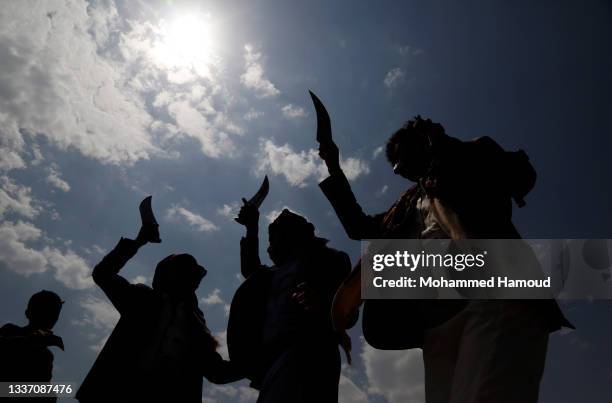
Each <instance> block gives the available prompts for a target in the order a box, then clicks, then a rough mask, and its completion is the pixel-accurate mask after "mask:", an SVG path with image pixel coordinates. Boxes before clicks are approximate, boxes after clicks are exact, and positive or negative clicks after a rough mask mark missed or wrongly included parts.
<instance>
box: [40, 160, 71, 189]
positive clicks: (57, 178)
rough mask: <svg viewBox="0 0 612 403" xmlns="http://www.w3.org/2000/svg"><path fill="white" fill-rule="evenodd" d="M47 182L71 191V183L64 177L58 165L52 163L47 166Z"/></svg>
mask: <svg viewBox="0 0 612 403" xmlns="http://www.w3.org/2000/svg"><path fill="white" fill-rule="evenodd" d="M46 180H47V183H49V184H50V185H51V186H53V187H55V188H57V189H60V190H62V191H64V192H68V191H70V185H69V184H68V182H66V181H65V180H63V179H62V176H61V173H60V171H59V169H58V168H57V166H55V165H51V166H50V167H48V168H47V179H46Z"/></svg>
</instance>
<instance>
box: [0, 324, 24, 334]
mask: <svg viewBox="0 0 612 403" xmlns="http://www.w3.org/2000/svg"><path fill="white" fill-rule="evenodd" d="M21 333H23V327H21V326H17V325H15V324H13V323H7V324H5V325H4V326H2V327H0V336H3V337H8V336H17V335H19V334H21Z"/></svg>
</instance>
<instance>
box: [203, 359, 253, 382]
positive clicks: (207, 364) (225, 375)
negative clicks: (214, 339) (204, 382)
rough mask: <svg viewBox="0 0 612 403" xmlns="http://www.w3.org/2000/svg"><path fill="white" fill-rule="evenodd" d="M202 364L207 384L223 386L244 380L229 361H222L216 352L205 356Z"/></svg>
mask: <svg viewBox="0 0 612 403" xmlns="http://www.w3.org/2000/svg"><path fill="white" fill-rule="evenodd" d="M203 363H204V367H203V375H204V377H205V378H206V379H208V381H209V382H212V383H216V384H225V383H230V382H236V381H239V380H240V379H243V378H244V376H243V375H242V374H241V373H240V372H239V371H238V369H237V368H236V366H235V365H233V364H232V362H231V361H226V360H224V359H223V358H222V357H221V355H220V354H219V353H218V352H216V351H214V352H212V353H209V354H206V356H205V357H203Z"/></svg>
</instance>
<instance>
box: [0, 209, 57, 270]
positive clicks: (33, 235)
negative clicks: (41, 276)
mask: <svg viewBox="0 0 612 403" xmlns="http://www.w3.org/2000/svg"><path fill="white" fill-rule="evenodd" d="M41 235H42V231H41V230H40V229H38V228H36V227H35V226H34V225H33V224H30V223H24V222H21V221H19V222H17V223H12V222H10V221H5V222H3V223H2V224H0V261H1V262H3V263H4V264H5V265H6V267H7V268H8V269H10V270H12V271H14V272H17V273H19V274H23V275H25V276H29V275H30V274H33V273H43V272H45V271H46V270H47V268H48V266H47V258H46V256H45V254H44V253H43V252H42V251H39V250H36V249H34V248H31V247H28V246H27V245H26V242H29V241H36V240H38V239H39V238H40V237H41Z"/></svg>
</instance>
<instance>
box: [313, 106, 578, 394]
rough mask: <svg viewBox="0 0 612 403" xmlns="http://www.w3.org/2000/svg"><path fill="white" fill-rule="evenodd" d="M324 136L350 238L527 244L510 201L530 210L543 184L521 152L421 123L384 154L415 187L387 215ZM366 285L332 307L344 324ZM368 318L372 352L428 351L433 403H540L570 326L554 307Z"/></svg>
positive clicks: (523, 305) (429, 304) (400, 303)
mask: <svg viewBox="0 0 612 403" xmlns="http://www.w3.org/2000/svg"><path fill="white" fill-rule="evenodd" d="M329 130H330V129H329ZM322 138H323V141H321V142H320V148H319V154H320V156H321V157H322V158H323V159H324V161H325V163H326V165H327V168H328V170H329V174H330V176H329V177H328V178H327V179H325V180H324V181H323V182H322V183H321V184H320V187H321V189H322V190H323V192H324V193H325V195H326V197H327V198H328V199H329V201H330V202H331V204H332V206H333V208H334V210H335V211H336V213H337V215H338V217H339V219H340V221H341V222H342V225H343V226H344V228H345V230H346V232H347V234H348V236H349V237H350V238H351V239H355V240H361V239H415V238H420V239H432V238H443V239H448V238H451V239H466V238H473V239H506V238H520V235H519V233H518V231H517V230H516V228H515V227H514V225H513V224H512V220H511V217H512V199H514V200H515V201H516V202H517V204H519V205H522V204H524V202H523V200H522V198H523V196H524V195H525V194H526V193H527V192H528V191H529V190H530V189H531V188H532V187H533V184H534V182H535V171H534V170H533V168H532V167H531V164H529V162H528V159H527V157H526V155H525V154H524V153H523V152H522V151H519V152H516V153H508V152H505V151H504V150H503V149H502V148H501V147H500V146H499V145H498V144H497V143H495V142H494V141H493V140H492V139H491V138H489V137H482V138H479V139H476V140H474V141H470V142H463V141H460V140H458V139H455V138H453V137H450V136H448V135H447V134H446V133H445V131H444V128H443V127H442V126H441V125H440V124H437V123H433V122H432V121H431V120H429V119H427V120H424V119H422V118H420V117H418V116H417V117H416V118H414V119H413V120H411V121H409V122H407V123H406V124H405V125H404V126H403V127H402V128H401V129H399V130H398V131H397V132H396V133H394V134H393V135H392V136H391V138H390V139H389V141H388V142H387V146H386V155H387V159H388V161H389V163H390V164H391V166H392V167H393V171H394V173H395V174H397V175H400V176H402V177H404V178H406V179H408V180H410V181H412V182H416V185H414V186H412V187H410V188H409V189H408V190H407V191H406V192H405V193H404V194H402V195H401V196H400V198H399V199H398V200H397V201H396V202H395V203H394V204H393V205H392V206H391V207H390V208H389V210H387V211H386V212H383V213H382V214H378V215H367V214H365V213H364V212H363V210H362V209H361V207H360V206H359V204H358V202H357V200H356V199H355V196H354V195H353V193H352V191H351V187H350V184H349V182H348V180H347V179H346V177H345V175H344V173H343V172H342V169H341V167H340V161H339V151H338V148H337V146H336V145H335V144H334V142H333V141H332V140H331V133H329V135H328V136H327V137H322ZM359 285H360V283H359V276H358V275H351V277H350V278H349V280H347V283H345V284H344V286H343V287H344V290H343V291H342V292H343V295H342V297H338V304H337V306H335V307H334V308H335V309H337V311H336V314H338V317H337V318H336V319H338V323H342V322H343V321H344V320H345V319H343V318H342V315H349V314H351V313H352V312H353V311H354V310H356V309H357V307H358V305H359V303H360V301H359V299H360V297H359ZM339 295H340V294H339ZM342 298H344V299H345V300H344V301H342ZM343 304H344V305H343ZM398 312H402V313H398ZM363 315H364V317H363V331H364V336H365V337H366V340H367V341H368V342H369V343H370V344H372V345H373V346H374V347H377V348H382V349H406V348H415V347H421V348H422V349H423V358H424V363H425V393H426V399H427V402H428V403H434V402H436V403H437V402H462V403H472V402H496V403H504V402H507V403H518V402H520V403H529V402H536V401H537V398H538V388H539V383H540V379H541V376H542V373H543V369H544V362H545V357H546V348H547V343H548V334H549V332H551V331H554V330H557V329H559V328H560V327H561V326H571V325H570V324H569V322H568V321H567V320H566V319H565V317H564V316H563V314H562V313H561V311H560V309H559V307H558V305H557V304H556V302H555V301H552V300H542V301H520V300H515V301H502V300H497V301H471V302H470V301H466V300H465V301H458V300H446V301H442V300H427V301H426V300H369V301H366V302H365V306H364V313H363ZM398 318H403V319H400V320H398Z"/></svg>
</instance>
